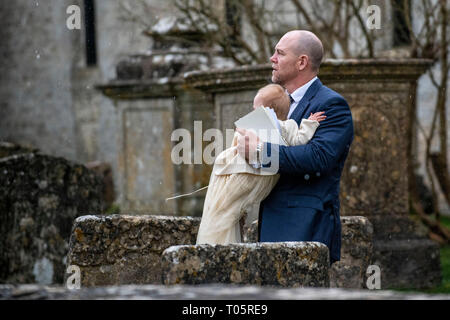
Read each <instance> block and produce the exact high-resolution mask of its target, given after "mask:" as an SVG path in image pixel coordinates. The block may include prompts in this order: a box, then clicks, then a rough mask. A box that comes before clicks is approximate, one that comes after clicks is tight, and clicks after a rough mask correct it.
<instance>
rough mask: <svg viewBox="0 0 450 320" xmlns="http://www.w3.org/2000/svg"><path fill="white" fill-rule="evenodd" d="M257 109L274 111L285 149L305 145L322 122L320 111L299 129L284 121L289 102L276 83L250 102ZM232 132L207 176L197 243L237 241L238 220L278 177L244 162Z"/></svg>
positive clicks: (302, 123)
mask: <svg viewBox="0 0 450 320" xmlns="http://www.w3.org/2000/svg"><path fill="white" fill-rule="evenodd" d="M260 106H266V107H270V108H272V109H273V110H274V112H275V114H276V116H277V118H278V123H279V125H280V133H281V136H282V138H283V139H284V140H285V142H286V144H287V145H289V146H294V145H301V144H306V143H308V142H309V140H311V138H312V137H313V135H314V133H315V132H316V129H317V128H318V127H319V122H320V121H323V120H325V118H326V116H325V115H324V112H317V113H314V114H311V115H310V117H309V118H308V119H303V120H302V122H301V124H300V127H298V126H297V123H296V122H295V120H292V119H290V120H286V119H287V115H288V113H289V107H290V100H289V96H288V95H287V94H286V92H285V91H284V89H283V88H282V87H281V86H279V85H277V84H269V85H267V86H265V87H263V88H261V89H260V90H259V91H258V93H257V94H256V96H255V98H254V100H253V108H254V109H255V108H257V107H260ZM238 135H239V133H237V132H236V133H235V135H234V139H233V142H232V144H231V147H230V148H228V149H226V150H224V151H223V152H221V153H220V154H219V155H218V156H217V158H216V160H215V162H214V167H213V172H212V173H211V177H210V181H209V186H208V191H207V193H206V197H205V203H204V205H203V214H202V220H201V223H200V227H199V231H198V235H197V244H203V243H207V244H228V243H236V242H241V232H240V227H239V220H240V219H241V217H242V216H243V214H244V211H245V209H246V208H248V207H249V206H251V205H254V204H259V203H260V202H261V201H263V200H264V199H265V198H266V197H267V196H268V195H269V193H270V191H271V190H272V189H273V187H274V186H275V184H276V183H277V182H278V179H279V175H278V174H267V173H264V172H262V171H261V169H259V168H255V167H253V166H251V165H249V164H248V163H247V162H245V159H243V158H242V157H241V156H240V155H239V153H238V152H237V137H238Z"/></svg>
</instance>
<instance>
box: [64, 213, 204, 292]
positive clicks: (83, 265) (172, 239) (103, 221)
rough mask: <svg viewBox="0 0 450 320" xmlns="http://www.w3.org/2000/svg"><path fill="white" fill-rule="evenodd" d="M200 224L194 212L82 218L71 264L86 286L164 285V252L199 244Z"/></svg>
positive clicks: (73, 239)
mask: <svg viewBox="0 0 450 320" xmlns="http://www.w3.org/2000/svg"><path fill="white" fill-rule="evenodd" d="M199 224H200V221H199V219H198V218H191V217H159V216H123V215H121V216H119V215H113V216H86V217H80V218H78V219H76V220H75V222H74V224H73V227H72V236H71V239H70V250H69V256H68V260H67V264H68V265H76V266H79V267H80V269H81V285H82V287H91V286H105V285H114V284H117V285H119V284H144V283H153V284H160V283H161V270H162V269H161V254H162V252H163V251H164V250H165V249H167V248H168V247H170V246H173V245H179V244H195V240H196V236H197V230H198V226H199Z"/></svg>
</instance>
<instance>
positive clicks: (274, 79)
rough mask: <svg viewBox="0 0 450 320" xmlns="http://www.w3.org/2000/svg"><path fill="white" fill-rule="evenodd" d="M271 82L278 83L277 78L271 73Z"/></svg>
mask: <svg viewBox="0 0 450 320" xmlns="http://www.w3.org/2000/svg"><path fill="white" fill-rule="evenodd" d="M272 83H278V78H277V77H276V76H275V75H272Z"/></svg>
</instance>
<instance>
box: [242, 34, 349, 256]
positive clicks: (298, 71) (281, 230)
mask: <svg viewBox="0 0 450 320" xmlns="http://www.w3.org/2000/svg"><path fill="white" fill-rule="evenodd" d="M323 52H324V51H323V46H322V43H321V41H320V40H319V38H317V36H315V35H314V34H313V33H311V32H309V31H303V30H295V31H291V32H288V33H287V34H285V35H284V36H283V37H282V38H281V39H280V41H279V42H278V44H277V45H276V47H275V53H274V55H273V56H272V57H271V58H270V61H271V62H272V69H273V71H272V82H274V83H278V84H280V85H282V86H283V87H284V88H285V89H286V91H287V92H288V93H289V95H290V96H291V102H292V103H291V109H290V112H289V118H290V119H294V120H295V121H296V122H297V123H298V124H300V122H301V120H302V119H303V118H308V116H309V115H310V114H311V113H314V112H319V111H324V112H325V115H326V117H327V118H326V120H324V121H322V122H321V123H320V126H319V128H318V129H317V131H316V133H315V135H314V137H313V138H312V139H311V141H310V142H309V143H308V144H306V145H300V146H292V147H285V146H278V145H271V144H270V143H262V142H261V141H259V140H258V138H257V137H256V135H255V134H254V133H253V132H251V131H248V130H243V129H238V131H239V132H240V133H241V135H242V136H241V137H240V138H239V139H238V150H239V152H240V153H241V154H242V155H243V156H245V157H246V158H247V159H249V156H250V155H255V154H260V155H261V158H260V159H261V162H260V163H261V165H262V166H263V167H270V165H271V164H272V162H273V161H272V160H273V159H277V160H278V167H277V170H278V171H277V172H278V173H279V174H280V179H279V181H278V183H277V185H276V186H275V188H274V189H273V190H272V192H271V193H270V194H269V196H268V197H267V198H266V199H265V200H264V201H263V202H262V203H261V206H260V212H259V232H258V233H259V241H261V242H278V241H318V242H321V243H324V244H326V245H327V246H328V248H329V250H330V263H333V262H335V261H339V260H340V251H341V222H340V215H339V207H340V204H339V182H340V178H341V173H342V169H343V167H344V162H345V159H346V158H347V155H348V152H349V149H350V145H351V143H352V141H353V136H354V134H353V121H352V115H351V112H350V108H349V106H348V104H347V102H346V101H345V99H344V98H343V97H342V96H341V95H339V94H338V93H336V92H334V91H333V90H331V89H329V88H327V87H326V86H324V85H323V84H322V83H321V82H320V80H319V79H318V78H317V74H318V72H319V67H320V64H321V62H322V59H323Z"/></svg>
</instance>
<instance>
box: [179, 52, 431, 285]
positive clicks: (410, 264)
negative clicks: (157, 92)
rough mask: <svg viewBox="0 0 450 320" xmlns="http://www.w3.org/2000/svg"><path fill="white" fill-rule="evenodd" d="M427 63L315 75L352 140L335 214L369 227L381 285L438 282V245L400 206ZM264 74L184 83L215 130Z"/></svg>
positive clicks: (333, 68) (342, 68) (244, 109)
mask: <svg viewBox="0 0 450 320" xmlns="http://www.w3.org/2000/svg"><path fill="white" fill-rule="evenodd" d="M429 66H430V61H427V60H327V61H326V62H325V63H324V64H323V65H322V67H321V71H320V74H319V77H320V79H321V80H322V82H323V83H324V84H325V85H327V86H329V87H330V88H332V89H334V90H336V91H337V92H339V93H340V94H341V95H343V96H344V97H345V98H346V100H347V101H348V103H349V105H350V108H351V111H352V115H353V120H354V127H355V139H354V142H353V144H352V147H351V151H350V154H349V156H348V159H347V161H346V164H345V168H344V170H343V175H342V180H341V194H340V200H341V215H343V216H350V215H352V216H353V215H359V216H360V215H362V216H365V217H367V218H368V219H369V220H370V222H371V223H372V224H373V227H374V243H373V250H374V257H373V261H372V264H377V265H379V266H380V268H381V281H382V288H388V287H431V286H434V285H437V284H439V282H440V262H439V248H438V246H437V245H436V244H435V243H433V242H432V241H430V240H428V239H427V238H426V236H425V233H423V231H421V229H420V227H419V225H418V224H417V223H415V222H414V221H413V220H412V219H411V218H410V216H409V204H408V176H407V172H408V171H407V168H408V165H409V164H408V160H409V159H408V157H407V145H406V143H407V138H408V137H407V133H408V117H409V105H410V104H411V102H412V101H411V96H412V91H411V90H415V88H416V86H415V84H416V82H417V79H418V78H419V77H420V75H422V74H423V73H424V72H425V71H426V69H427V68H428V67H429ZM270 74H271V66H270V65H260V66H252V67H241V68H236V69H233V70H225V71H207V72H191V73H189V74H188V75H186V76H185V82H186V83H189V84H190V86H192V87H194V88H197V89H200V90H203V91H205V92H208V93H210V94H212V95H213V96H214V104H215V113H216V126H217V127H218V128H220V129H221V130H225V129H227V128H231V129H232V128H233V127H234V125H233V123H234V121H236V120H237V119H238V118H239V117H241V116H243V115H245V114H246V113H248V112H249V111H250V110H251V105H252V103H251V101H252V99H253V97H254V95H255V93H256V91H257V89H258V88H259V87H261V86H263V85H265V84H267V83H269V82H270ZM254 214H255V213H253V215H254ZM250 218H251V219H254V216H252V215H250Z"/></svg>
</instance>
